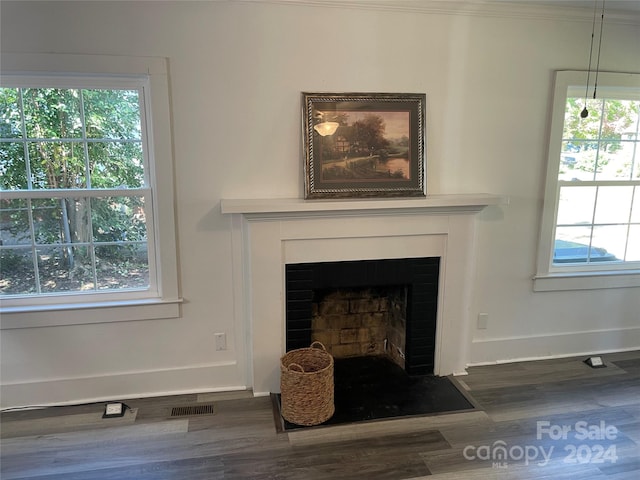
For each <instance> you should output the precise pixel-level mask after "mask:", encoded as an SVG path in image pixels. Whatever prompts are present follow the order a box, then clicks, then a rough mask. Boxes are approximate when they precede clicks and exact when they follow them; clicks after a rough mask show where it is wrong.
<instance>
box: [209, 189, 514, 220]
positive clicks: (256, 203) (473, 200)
mask: <svg viewBox="0 0 640 480" xmlns="http://www.w3.org/2000/svg"><path fill="white" fill-rule="evenodd" d="M508 203H509V198H508V197H506V196H503V195H492V194H487V193H471V194H445V195H427V196H426V197H421V198H385V199H337V200H304V199H301V198H269V199H253V198H251V199H222V200H221V202H220V208H221V211H222V213H223V214H243V215H250V216H289V215H304V214H307V215H327V214H333V215H342V214H345V215H346V214H353V213H355V212H360V213H365V212H368V213H384V212H387V213H390V212H393V211H403V212H407V213H409V212H416V213H450V214H455V213H468V212H479V211H480V210H482V209H483V208H485V207H488V206H490V205H507V204H508Z"/></svg>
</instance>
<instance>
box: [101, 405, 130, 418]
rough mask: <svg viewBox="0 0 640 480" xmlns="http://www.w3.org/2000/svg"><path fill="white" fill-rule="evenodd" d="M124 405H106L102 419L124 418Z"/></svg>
mask: <svg viewBox="0 0 640 480" xmlns="http://www.w3.org/2000/svg"><path fill="white" fill-rule="evenodd" d="M124 412H125V407H124V403H107V404H106V405H105V407H104V415H102V418H113V417H124Z"/></svg>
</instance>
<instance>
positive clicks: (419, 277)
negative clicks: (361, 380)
mask: <svg viewBox="0 0 640 480" xmlns="http://www.w3.org/2000/svg"><path fill="white" fill-rule="evenodd" d="M439 274H440V258H439V257H427V258H400V259H380V260H360V261H344V262H319V263H299V264H288V265H286V274H285V279H286V349H287V351H289V350H292V349H295V348H303V347H308V346H309V345H310V344H311V342H312V341H321V342H322V343H323V345H325V347H326V348H327V350H328V351H329V352H330V353H331V354H332V355H333V356H334V357H335V358H346V357H355V356H368V355H385V356H387V357H389V358H390V359H392V360H393V361H394V362H395V363H396V364H398V365H399V366H400V367H401V368H403V369H404V370H405V371H406V372H407V373H408V374H409V375H424V374H430V373H433V371H434V359H435V343H436V319H437V307H438V280H439Z"/></svg>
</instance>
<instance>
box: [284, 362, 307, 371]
mask: <svg viewBox="0 0 640 480" xmlns="http://www.w3.org/2000/svg"><path fill="white" fill-rule="evenodd" d="M287 368H288V369H289V370H291V371H293V372H300V373H304V368H303V367H302V365H300V364H299V363H290V364H289V366H288V367H287Z"/></svg>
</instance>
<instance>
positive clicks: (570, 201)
mask: <svg viewBox="0 0 640 480" xmlns="http://www.w3.org/2000/svg"><path fill="white" fill-rule="evenodd" d="M595 200H596V187H573V186H570V187H567V186H563V187H561V188H560V201H559V203H558V225H575V224H585V223H588V224H590V223H591V222H592V221H593V207H594V204H595Z"/></svg>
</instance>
